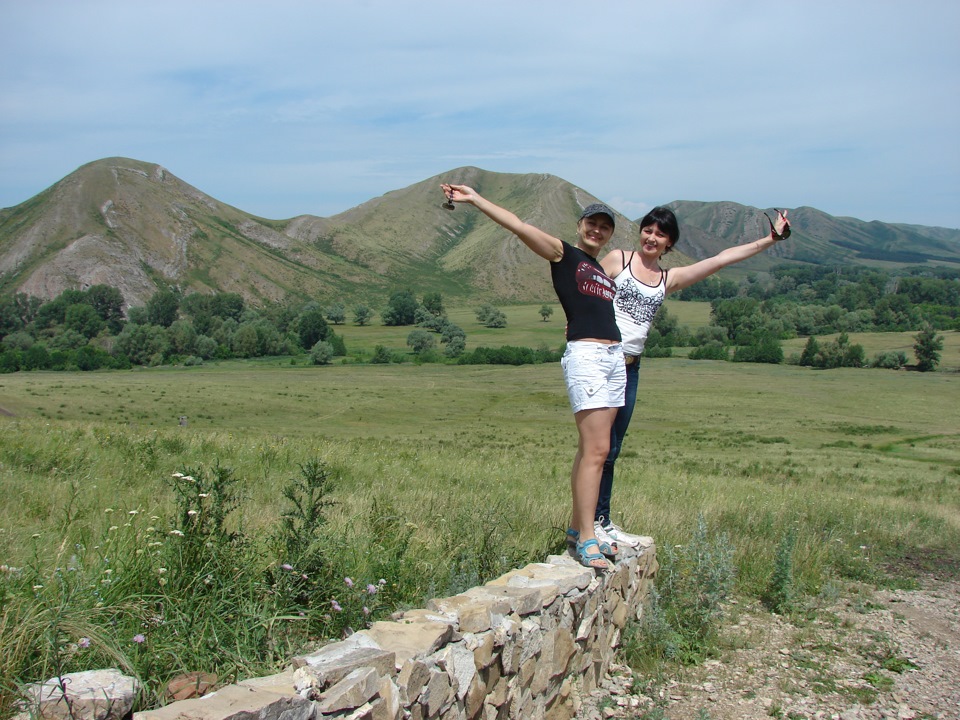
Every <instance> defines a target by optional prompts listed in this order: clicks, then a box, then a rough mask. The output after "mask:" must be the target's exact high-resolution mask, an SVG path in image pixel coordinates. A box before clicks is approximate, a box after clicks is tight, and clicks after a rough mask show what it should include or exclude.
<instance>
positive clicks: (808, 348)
mask: <svg viewBox="0 0 960 720" xmlns="http://www.w3.org/2000/svg"><path fill="white" fill-rule="evenodd" d="M819 352H820V343H818V342H817V338H816V337H814V336H813V335H811V336H810V337H808V338H807V344H806V345H804V346H803V352H802V353H800V364H801V365H803V366H805V367H812V366H813V362H814V360H815V358H816V357H817V354H818V353H819Z"/></svg>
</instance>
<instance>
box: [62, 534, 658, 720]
mask: <svg viewBox="0 0 960 720" xmlns="http://www.w3.org/2000/svg"><path fill="white" fill-rule="evenodd" d="M621 555H622V556H623V557H622V558H621V559H619V560H618V562H617V563H616V565H615V566H614V568H613V570H611V571H610V572H606V573H595V572H594V571H593V570H590V569H588V568H584V567H582V566H580V565H579V564H578V563H577V562H576V561H575V560H574V559H573V558H572V557H569V556H567V555H563V556H551V557H549V558H548V559H547V562H544V563H534V564H532V565H528V566H526V567H524V568H521V569H519V570H513V571H511V572H509V573H507V574H506V575H503V576H502V577H499V578H497V579H496V580H493V581H491V582H489V583H487V584H486V585H482V586H479V587H474V588H471V589H470V590H468V591H466V592H464V593H462V594H460V595H455V596H453V597H447V598H439V599H434V600H431V601H430V602H429V603H428V604H427V607H426V608H424V609H417V610H410V611H407V612H404V613H401V614H398V615H397V616H396V617H395V619H394V620H392V621H389V622H377V623H374V624H373V626H372V627H370V628H369V629H368V630H364V631H361V632H358V633H356V634H354V635H352V636H350V637H349V638H347V639H346V640H343V641H342V642H337V643H332V644H330V645H327V646H325V647H323V648H322V649H321V650H319V651H318V652H315V653H313V654H310V655H305V656H302V657H298V658H296V659H295V660H294V662H293V664H292V666H291V667H290V668H289V669H288V670H287V671H285V672H282V673H279V674H277V675H273V676H269V677H263V678H254V679H250V680H245V681H243V682H240V683H238V684H236V685H229V686H227V687H223V688H220V689H219V690H217V691H216V692H213V693H210V694H208V695H205V696H203V697H200V698H194V699H190V700H181V701H178V702H173V703H171V704H169V705H166V706H164V707H162V708H158V709H156V710H149V711H145V712H140V713H135V714H134V720H176V719H181V718H190V719H191V720H251V719H252V718H256V719H257V720H326V719H327V718H343V719H346V718H349V719H350V720H401V719H402V720H407V719H410V720H434V719H438V718H443V719H444V720H474V719H478V720H494V719H499V718H523V719H524V720H528V719H537V718H545V719H548V720H569V718H572V717H574V716H575V715H576V712H577V708H578V704H579V697H580V696H581V695H584V694H586V693H589V692H590V691H592V690H593V689H594V688H596V686H597V684H598V683H599V681H600V680H601V678H602V677H603V676H604V674H605V672H606V671H607V669H608V667H609V665H610V663H611V661H612V659H613V655H614V652H615V649H616V648H617V646H618V645H619V643H620V635H621V632H622V631H623V628H624V627H625V625H626V623H627V621H628V620H629V619H630V618H631V617H634V618H639V617H640V613H641V612H642V609H643V606H644V602H645V600H646V597H647V594H648V592H649V588H650V583H651V582H652V580H653V576H654V574H655V572H656V569H657V561H656V549H655V547H654V545H653V544H652V542H651V544H649V545H648V546H646V547H642V548H640V549H638V550H631V549H629V548H623V549H622V550H621ZM44 714H47V713H44ZM48 716H53V714H52V713H51V714H49V715H48ZM88 717H90V718H95V720H102V717H100V716H97V715H96V713H94V714H93V715H90V716H88Z"/></svg>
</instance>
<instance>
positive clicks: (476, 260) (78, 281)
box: [0, 158, 960, 307]
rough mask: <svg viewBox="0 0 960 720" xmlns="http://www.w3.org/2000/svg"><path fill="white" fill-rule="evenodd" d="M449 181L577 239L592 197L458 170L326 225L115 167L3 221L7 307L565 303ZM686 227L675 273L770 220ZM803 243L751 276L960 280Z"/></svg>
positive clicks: (952, 258) (957, 238)
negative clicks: (219, 298) (886, 272)
mask: <svg viewBox="0 0 960 720" xmlns="http://www.w3.org/2000/svg"><path fill="white" fill-rule="evenodd" d="M442 181H453V182H462V183H466V184H469V185H472V186H473V187H475V188H477V189H478V190H479V191H480V192H481V193H482V194H484V195H485V196H487V197H488V198H489V199H491V200H492V201H494V202H496V203H498V204H501V205H504V206H505V207H508V208H510V209H511V210H513V211H514V212H516V213H517V214H518V215H519V216H520V217H522V218H523V219H525V220H527V221H529V222H531V223H533V224H535V225H537V226H539V227H542V228H544V229H545V230H547V231H548V232H551V233H553V234H554V235H557V236H558V237H561V238H564V239H566V240H573V239H574V237H575V227H576V222H577V218H578V216H579V213H580V209H581V208H582V207H584V206H585V205H587V204H589V203H591V202H595V201H596V200H597V198H596V197H594V196H593V195H591V194H590V193H589V192H588V191H586V190H584V189H582V188H578V187H576V186H574V185H571V184H570V183H568V182H566V181H564V180H563V179H561V178H558V177H555V176H552V175H544V174H505V173H494V172H488V171H485V170H482V169H480V168H476V167H464V168H457V169H453V170H450V171H448V172H446V173H443V174H442V175H438V176H435V177H432V178H428V179H426V180H423V181H422V182H419V183H415V184H413V185H411V186H409V187H406V188H403V189H399V190H394V191H392V192H389V193H386V194H385V195H382V196H380V197H377V198H373V199H371V200H369V201H367V202H365V203H363V204H361V205H358V206H357V207H355V208H351V209H350V210H347V211H346V212H343V213H340V214H338V215H334V216H332V217H329V218H321V217H316V216H312V215H302V216H298V217H294V218H291V219H287V220H269V219H265V218H260V217H256V216H254V215H250V214H248V213H245V212H243V211H242V210H240V209H237V208H235V207H232V206H230V205H226V204H224V203H221V202H219V201H218V200H216V199H214V198H212V197H210V196H209V195H206V194H205V193H203V192H202V191H200V190H199V189H197V188H195V187H193V186H191V185H189V184H187V183H185V182H183V181H182V180H180V179H179V178H177V177H176V176H174V175H173V174H171V173H170V172H169V171H167V170H166V169H164V168H163V167H161V166H159V165H155V164H151V163H145V162H140V161H137V160H130V159H126V158H107V159H104V160H98V161H96V162H92V163H89V164H87V165H84V166H83V167H81V168H79V169H77V170H76V171H75V172H73V173H71V174H70V175H68V176H67V177H65V178H64V179H63V180H61V181H59V182H57V183H56V184H54V185H53V186H51V187H50V188H48V189H47V190H44V191H43V192H41V193H39V194H38V195H36V196H34V197H33V198H30V199H29V200H27V201H25V202H23V203H21V204H20V205H17V206H15V207H12V208H5V209H3V210H0V292H3V293H9V292H25V293H28V294H30V295H34V296H37V297H42V298H52V297H55V296H56V295H58V294H60V293H61V292H62V291H63V290H65V289H68V288H79V289H83V288H86V287H89V286H91V285H96V284H106V285H111V286H114V287H117V288H119V289H120V291H121V292H122V293H123V296H124V299H125V301H126V303H127V304H128V305H142V304H143V303H144V302H145V301H146V300H147V299H148V298H149V297H150V296H151V295H152V294H153V292H155V290H156V289H157V288H158V287H163V286H175V287H178V288H180V289H181V290H183V291H184V292H214V291H222V292H236V293H239V294H240V295H242V296H243V297H244V298H245V299H246V300H247V301H248V302H250V303H252V304H260V303H263V302H265V301H279V300H283V299H285V298H291V299H294V300H298V301H302V300H304V299H308V298H309V299H316V300H318V301H320V302H323V303H329V302H333V301H335V300H339V301H342V302H345V303H350V302H364V303H366V304H368V305H370V306H372V307H379V306H381V305H382V304H383V303H384V302H385V301H386V299H387V298H388V297H389V295H390V294H391V293H392V292H393V291H395V290H398V289H409V290H412V291H413V292H414V293H416V294H418V295H419V294H422V293H424V292H428V291H438V292H440V293H442V294H443V296H444V297H447V298H450V299H451V300H454V301H462V302H482V301H494V302H501V303H502V302H544V301H552V300H553V291H552V289H551V286H550V278H549V270H548V267H547V265H546V263H544V262H543V261H542V260H541V259H540V258H538V257H536V256H535V255H534V254H533V253H531V252H529V251H528V250H527V249H526V248H524V247H523V246H522V245H521V244H520V243H519V242H518V241H517V240H516V238H514V237H513V236H512V235H511V234H509V233H507V232H506V231H504V230H503V229H502V228H500V227H499V226H497V225H496V224H495V223H493V222H491V221H489V220H487V219H486V218H484V217H483V216H482V215H481V214H480V213H478V212H477V211H476V210H474V209H473V208H469V207H458V208H457V209H456V210H454V211H453V212H450V211H447V210H443V209H442V208H441V207H440V204H441V201H442V195H441V193H440V190H439V184H440V183H441V182H442ZM671 206H672V207H673V208H674V210H675V211H676V212H677V214H678V216H679V218H680V220H681V223H682V227H681V239H680V243H679V245H678V248H677V251H676V252H674V253H671V254H670V256H668V260H669V262H668V263H667V264H669V265H679V264H685V263H688V262H690V261H691V260H693V259H698V258H702V257H706V256H708V255H712V254H715V253H716V252H718V251H719V250H721V249H723V248H725V247H729V246H730V245H733V244H739V243H742V242H751V241H753V240H755V239H756V238H758V237H760V236H762V235H763V234H764V233H765V232H766V230H767V228H766V225H765V223H766V220H765V219H764V218H763V215H762V211H761V210H759V209H757V208H752V207H748V206H744V205H738V204H736V203H729V202H714V203H703V202H692V201H677V202H674V203H671ZM792 218H793V219H794V234H793V237H792V238H791V240H790V241H789V242H787V243H783V244H781V245H778V246H776V247H775V248H774V249H773V250H772V251H770V252H769V253H764V254H762V255H759V256H757V257H756V258H752V259H751V260H749V261H747V262H745V263H743V264H742V265H741V266H740V270H741V271H742V270H748V271H751V270H752V271H755V270H765V269H768V268H769V267H771V266H772V265H775V264H778V263H782V262H803V263H815V264H843V263H852V264H868V265H884V266H895V267H896V266H902V265H904V264H950V265H954V264H957V265H960V231H957V230H948V229H944V228H926V227H921V226H914V225H890V224H884V223H876V222H874V223H865V222H861V221H859V220H855V219H852V218H835V217H832V216H830V215H827V214H825V213H822V212H820V211H818V210H815V209H813V208H805V207H801V208H797V209H796V210H793V211H792ZM636 237H637V225H636V223H635V222H633V221H631V220H630V219H628V218H626V217H623V216H619V215H618V217H617V231H616V234H615V235H614V238H613V240H612V241H611V243H610V248H611V249H618V248H624V249H629V248H631V247H632V246H633V243H634V241H635V238H636Z"/></svg>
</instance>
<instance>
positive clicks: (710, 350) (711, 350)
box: [688, 340, 729, 360]
mask: <svg viewBox="0 0 960 720" xmlns="http://www.w3.org/2000/svg"><path fill="white" fill-rule="evenodd" d="M688 357H689V358H690V359H691V360H728V359H729V358H728V355H727V348H726V346H725V345H723V343H720V342H717V341H716V340H710V341H708V342H706V343H705V344H703V345H701V346H700V347H697V348H694V349H693V350H691V351H690V355H689V356H688Z"/></svg>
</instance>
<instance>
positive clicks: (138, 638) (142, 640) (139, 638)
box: [133, 633, 147, 645]
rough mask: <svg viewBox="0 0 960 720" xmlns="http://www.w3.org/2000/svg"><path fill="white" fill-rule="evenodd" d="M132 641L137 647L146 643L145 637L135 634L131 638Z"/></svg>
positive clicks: (141, 634)
mask: <svg viewBox="0 0 960 720" xmlns="http://www.w3.org/2000/svg"><path fill="white" fill-rule="evenodd" d="M133 641H134V642H135V643H137V645H142V644H143V643H145V642H146V641H147V637H146V635H144V634H143V633H137V634H136V635H134V636H133Z"/></svg>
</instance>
